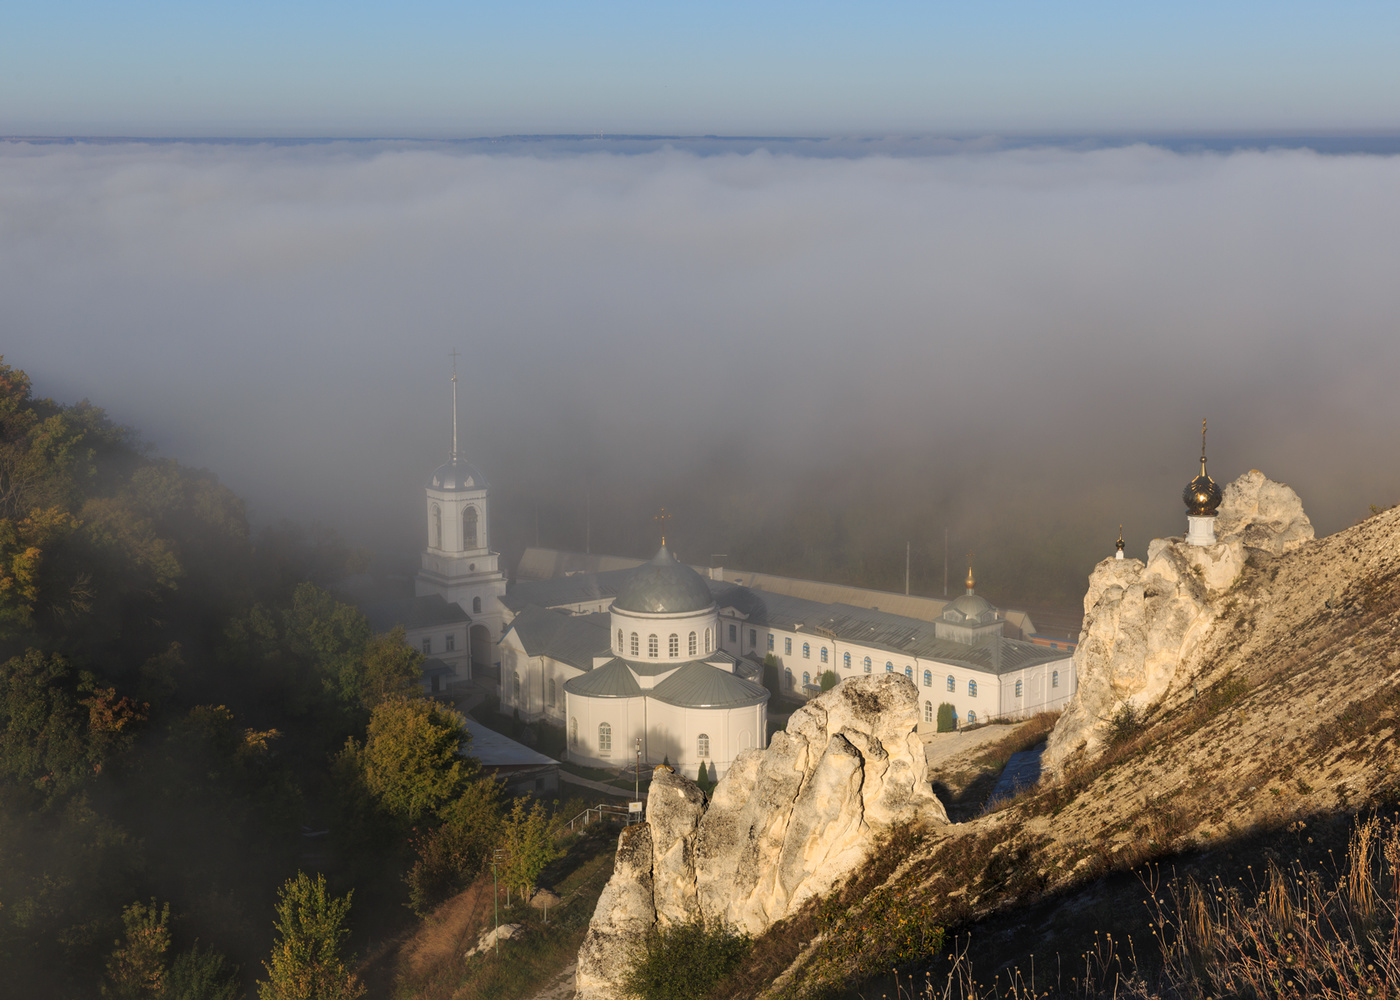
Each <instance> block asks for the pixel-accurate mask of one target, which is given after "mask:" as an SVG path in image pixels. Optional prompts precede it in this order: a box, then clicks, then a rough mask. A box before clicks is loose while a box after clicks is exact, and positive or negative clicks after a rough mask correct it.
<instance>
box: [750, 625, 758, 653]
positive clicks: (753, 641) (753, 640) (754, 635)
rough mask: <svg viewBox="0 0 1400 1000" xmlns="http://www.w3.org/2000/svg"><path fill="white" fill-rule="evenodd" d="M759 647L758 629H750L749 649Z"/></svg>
mask: <svg viewBox="0 0 1400 1000" xmlns="http://www.w3.org/2000/svg"><path fill="white" fill-rule="evenodd" d="M757 645H758V629H756V628H751V629H749V648H750V649H753V648H754V647H755V646H757Z"/></svg>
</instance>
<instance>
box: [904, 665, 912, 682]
mask: <svg viewBox="0 0 1400 1000" xmlns="http://www.w3.org/2000/svg"><path fill="white" fill-rule="evenodd" d="M904 676H905V677H908V678H909V679H910V680H911V681H912V680H913V679H914V668H913V667H911V666H908V665H905V667H904Z"/></svg>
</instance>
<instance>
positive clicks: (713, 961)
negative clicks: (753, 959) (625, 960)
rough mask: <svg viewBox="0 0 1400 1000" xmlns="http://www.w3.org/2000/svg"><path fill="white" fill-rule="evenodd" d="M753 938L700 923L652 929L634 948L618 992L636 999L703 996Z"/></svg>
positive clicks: (673, 999) (684, 999)
mask: <svg viewBox="0 0 1400 1000" xmlns="http://www.w3.org/2000/svg"><path fill="white" fill-rule="evenodd" d="M752 943H753V942H752V939H750V938H749V936H748V935H747V934H739V933H736V932H735V931H731V930H730V929H729V928H727V927H724V926H719V925H707V924H705V923H703V922H701V921H696V922H695V923H689V924H678V925H676V926H674V927H668V928H666V929H665V930H653V931H652V932H651V934H649V935H648V936H647V939H646V941H645V942H644V943H643V944H642V945H640V946H639V947H638V948H637V951H636V956H635V959H634V961H633V964H632V967H631V968H630V969H628V970H627V971H626V972H625V973H624V974H623V977H622V988H623V990H624V991H626V992H627V993H629V994H632V995H633V996H636V997H638V998H640V1000H695V998H696V997H703V996H705V995H706V994H708V993H709V992H710V990H712V989H713V988H714V987H715V985H716V984H717V983H718V982H719V981H720V980H721V979H723V978H724V977H725V976H726V975H728V974H729V973H730V972H731V971H732V970H733V969H734V968H735V967H736V966H737V965H738V964H739V962H740V961H742V960H743V958H744V956H745V955H746V954H748V951H749V947H750V946H751V945H752Z"/></svg>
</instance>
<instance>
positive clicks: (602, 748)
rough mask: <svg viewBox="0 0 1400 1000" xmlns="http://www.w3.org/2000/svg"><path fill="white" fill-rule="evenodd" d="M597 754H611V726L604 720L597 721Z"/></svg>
mask: <svg viewBox="0 0 1400 1000" xmlns="http://www.w3.org/2000/svg"><path fill="white" fill-rule="evenodd" d="M598 756H599V757H611V756H612V726H610V725H608V724H607V723H606V722H600V723H598Z"/></svg>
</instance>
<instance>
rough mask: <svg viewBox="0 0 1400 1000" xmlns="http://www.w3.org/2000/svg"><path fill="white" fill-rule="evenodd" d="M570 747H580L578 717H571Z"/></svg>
mask: <svg viewBox="0 0 1400 1000" xmlns="http://www.w3.org/2000/svg"><path fill="white" fill-rule="evenodd" d="M569 746H571V747H576V746H578V716H577V715H571V716H569Z"/></svg>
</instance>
